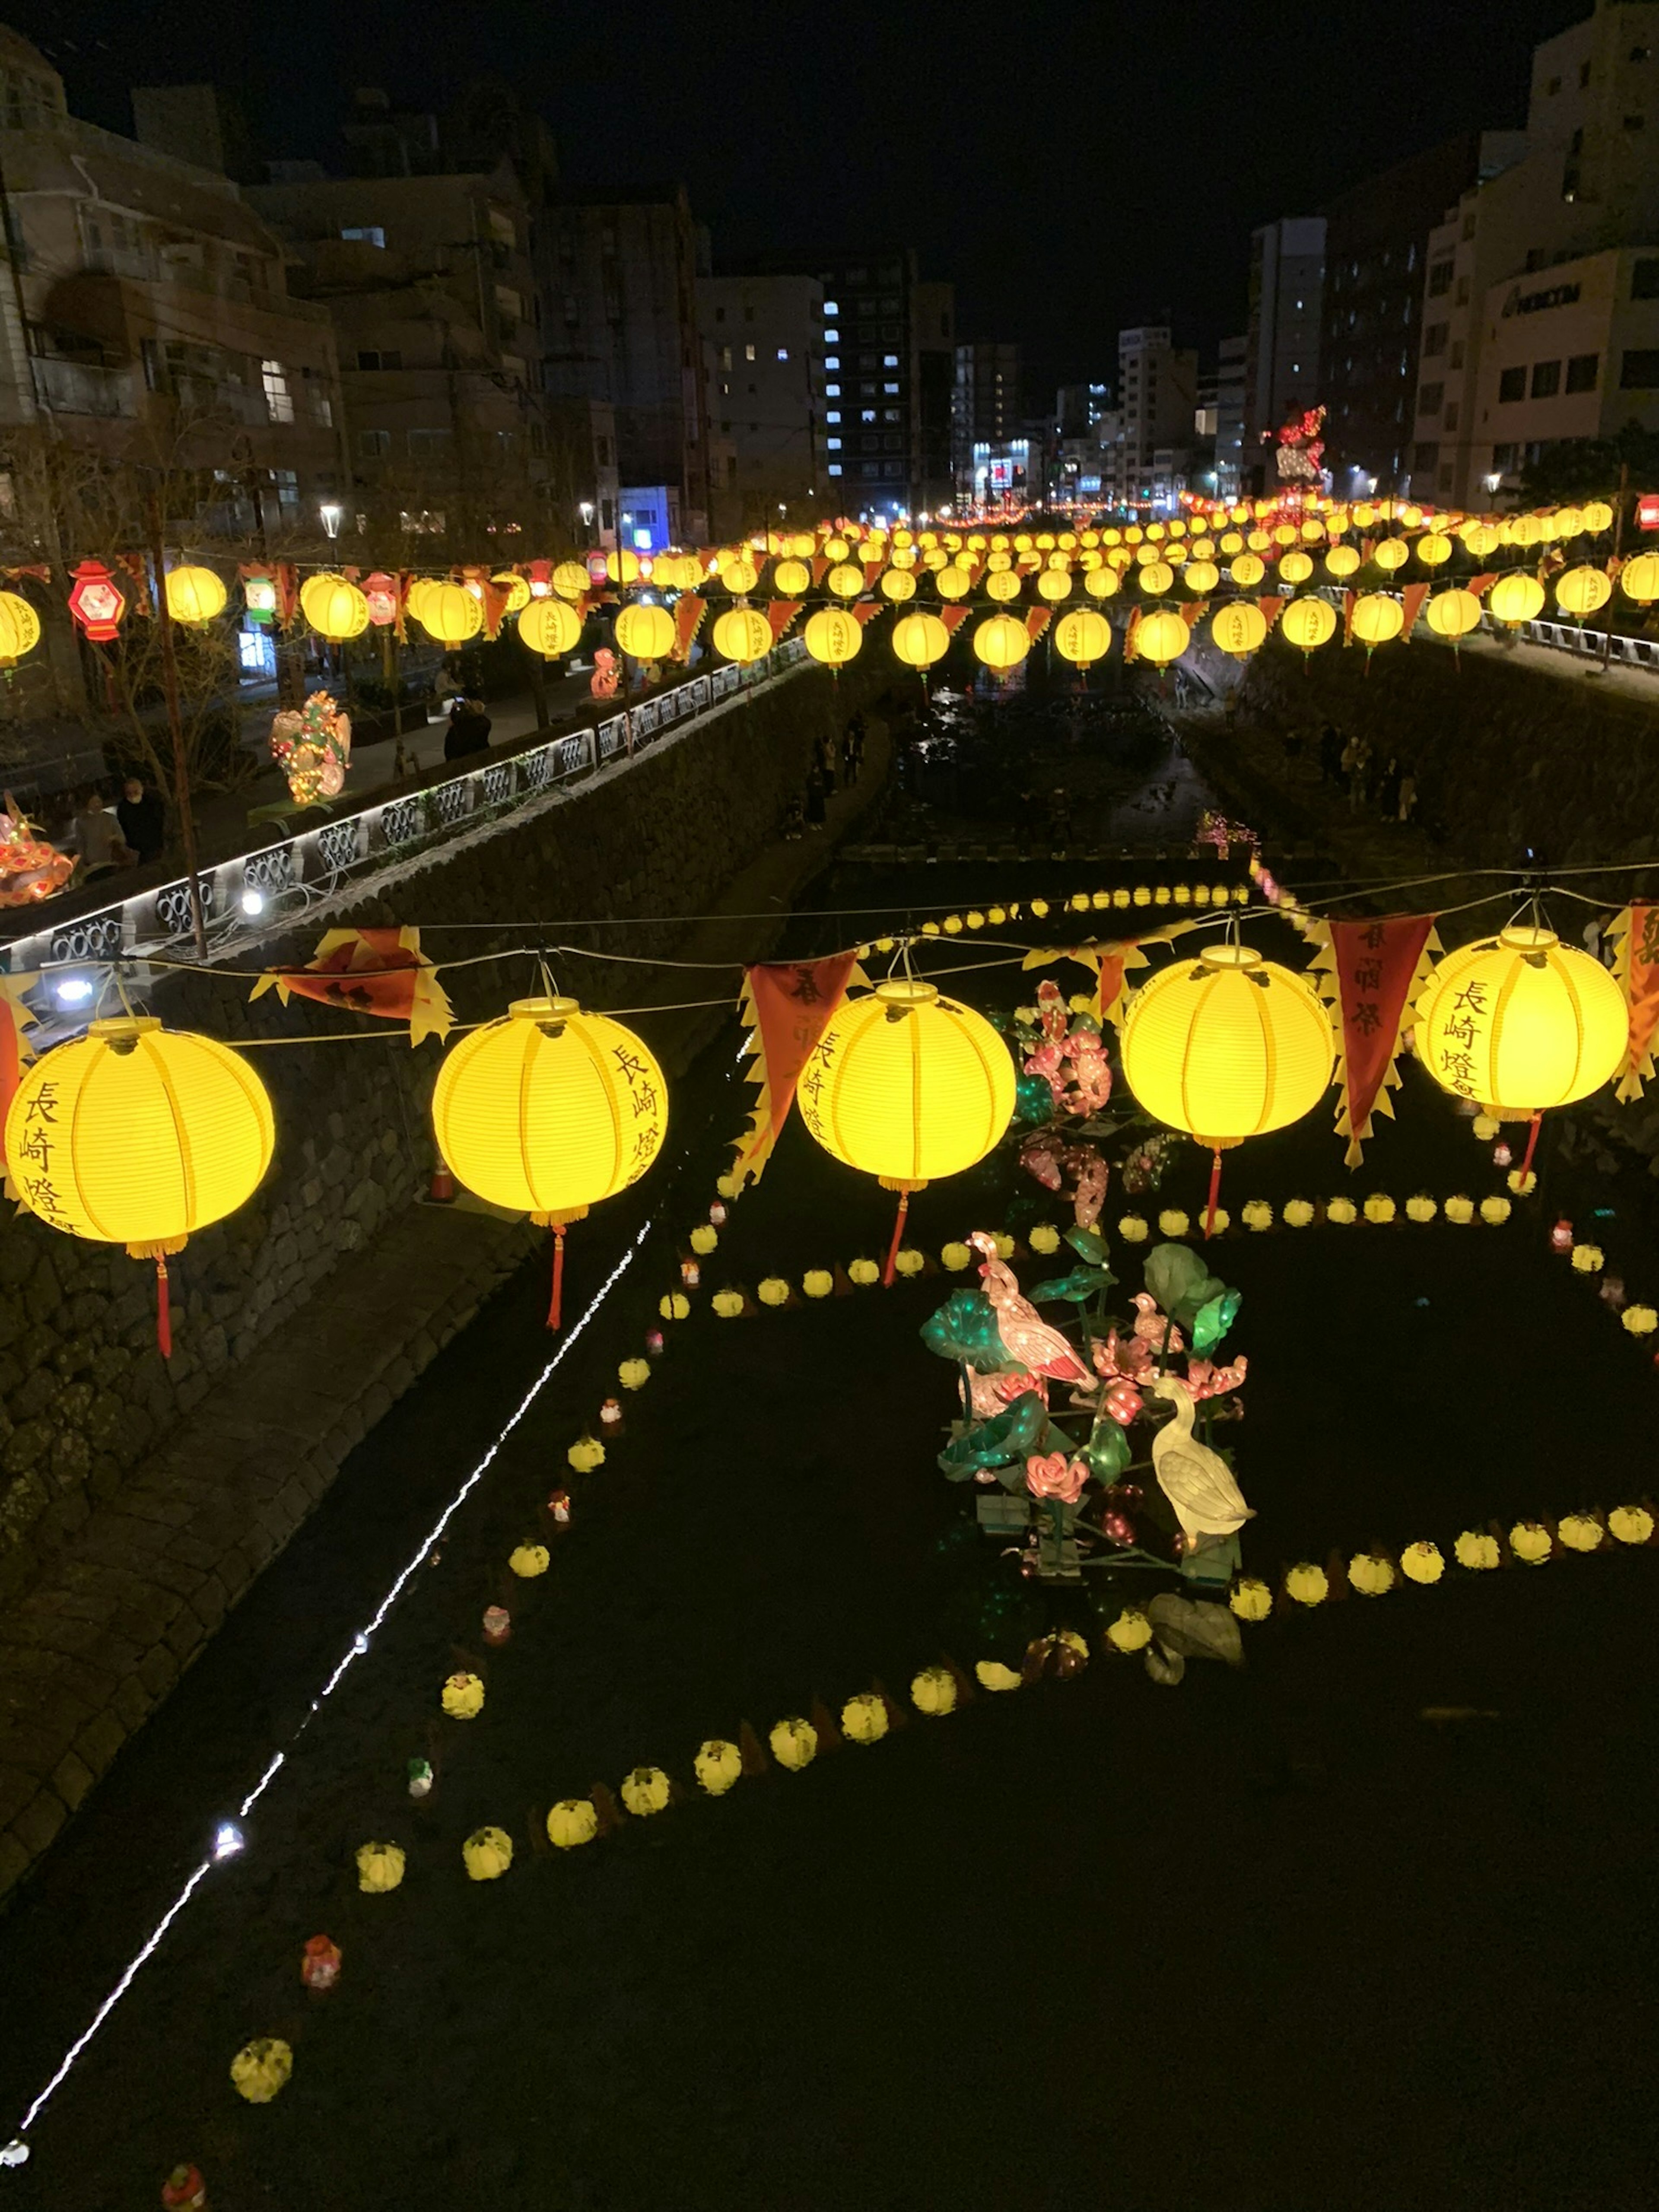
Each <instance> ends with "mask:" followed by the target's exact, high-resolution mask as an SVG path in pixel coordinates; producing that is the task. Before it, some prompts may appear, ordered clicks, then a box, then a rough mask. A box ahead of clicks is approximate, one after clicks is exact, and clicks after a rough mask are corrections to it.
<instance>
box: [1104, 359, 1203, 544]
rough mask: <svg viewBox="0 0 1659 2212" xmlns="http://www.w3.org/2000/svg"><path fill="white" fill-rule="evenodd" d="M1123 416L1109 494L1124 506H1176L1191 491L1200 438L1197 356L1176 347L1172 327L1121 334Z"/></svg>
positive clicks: (1120, 406)
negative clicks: (1197, 445)
mask: <svg viewBox="0 0 1659 2212" xmlns="http://www.w3.org/2000/svg"><path fill="white" fill-rule="evenodd" d="M1117 389H1118V412H1119V414H1120V415H1121V418H1122V443H1121V446H1118V447H1115V450H1114V461H1115V469H1114V477H1115V481H1114V482H1113V483H1112V484H1111V485H1110V486H1109V487H1108V488H1107V489H1108V490H1109V496H1110V497H1111V498H1112V499H1114V500H1115V502H1116V503H1117V504H1119V505H1120V506H1125V507H1173V506H1174V504H1175V502H1176V499H1177V498H1178V497H1179V495H1180V494H1181V493H1182V491H1184V490H1185V489H1187V485H1188V477H1189V475H1190V473H1191V471H1192V466H1193V450H1194V443H1195V441H1196V437H1197V431H1196V428H1195V416H1196V414H1197V409H1198V355H1197V353H1196V352H1195V351H1193V350H1190V349H1183V348H1182V347H1179V346H1177V345H1176V343H1174V339H1173V337H1172V336H1171V333H1170V327H1169V325H1167V324H1156V325H1152V324H1149V325H1143V326H1141V327H1140V328H1138V329H1135V330H1132V331H1119V332H1118V336H1117Z"/></svg>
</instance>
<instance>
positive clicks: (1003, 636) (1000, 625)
mask: <svg viewBox="0 0 1659 2212" xmlns="http://www.w3.org/2000/svg"><path fill="white" fill-rule="evenodd" d="M973 644H974V657H975V659H977V660H979V661H980V662H981V663H982V664H983V665H984V666H985V667H987V668H989V669H993V670H994V671H995V672H996V673H997V674H998V675H999V676H1006V674H1007V672H1008V671H1009V670H1010V669H1011V668H1018V666H1019V664H1020V662H1021V661H1022V660H1024V658H1025V656H1026V654H1027V653H1029V652H1030V649H1031V634H1030V631H1029V630H1028V629H1026V627H1025V625H1024V623H1023V622H1021V621H1020V619H1019V617H1018V615H987V617H985V619H984V621H983V622H982V623H979V624H978V626H977V627H976V628H975V631H974V638H973Z"/></svg>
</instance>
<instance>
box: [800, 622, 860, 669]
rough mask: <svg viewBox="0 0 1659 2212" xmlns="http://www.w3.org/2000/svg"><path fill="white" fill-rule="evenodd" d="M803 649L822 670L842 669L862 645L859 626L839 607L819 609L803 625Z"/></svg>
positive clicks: (858, 623)
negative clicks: (804, 625)
mask: <svg viewBox="0 0 1659 2212" xmlns="http://www.w3.org/2000/svg"><path fill="white" fill-rule="evenodd" d="M805 636H806V650H807V651H808V653H811V656H812V658H813V659H814V660H816V661H817V662H818V663H819V665H821V666H823V667H825V668H844V667H845V666H846V665H847V663H848V661H849V660H852V659H855V658H856V656H857V654H858V650H859V647H860V646H861V645H862V644H863V643H864V629H863V625H862V624H861V623H860V622H859V621H858V619H857V617H855V616H853V615H849V614H847V613H845V612H844V611H842V609H841V608H840V607H820V608H819V609H818V611H817V614H815V615H812V616H810V617H808V619H807V623H806V631H805Z"/></svg>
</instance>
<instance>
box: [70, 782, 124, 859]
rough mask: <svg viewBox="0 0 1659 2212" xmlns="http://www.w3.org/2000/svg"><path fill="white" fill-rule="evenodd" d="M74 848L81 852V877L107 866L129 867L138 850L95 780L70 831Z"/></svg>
mask: <svg viewBox="0 0 1659 2212" xmlns="http://www.w3.org/2000/svg"><path fill="white" fill-rule="evenodd" d="M70 844H71V849H72V850H74V851H76V852H77V853H79V854H80V855H81V872H82V878H85V877H87V876H96V875H101V874H102V873H103V872H104V870H105V869H106V868H130V867H131V866H132V865H133V863H134V862H135V861H136V860H137V857H138V856H137V854H136V853H135V852H134V851H133V850H132V848H131V846H130V845H129V844H128V843H127V842H126V840H125V838H124V837H123V836H122V835H121V825H120V823H119V822H118V821H117V819H116V817H114V815H112V813H111V812H110V811H109V809H108V807H106V805H105V804H104V794H103V793H102V792H101V791H100V789H99V788H98V786H97V785H96V784H95V783H94V785H93V786H92V787H91V789H90V790H89V791H88V793H87V794H86V796H85V798H84V799H83V800H82V804H81V811H79V813H78V814H76V817H75V827H74V829H73V830H72V831H71V832H70Z"/></svg>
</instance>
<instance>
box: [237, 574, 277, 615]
mask: <svg viewBox="0 0 1659 2212" xmlns="http://www.w3.org/2000/svg"><path fill="white" fill-rule="evenodd" d="M242 605H243V607H244V609H245V611H246V614H247V618H248V620H249V621H250V622H251V623H258V626H259V627H260V629H264V625H265V624H266V623H271V622H275V621H276V578H275V576H273V575H272V574H270V571H269V570H268V569H264V568H256V569H254V570H253V571H252V574H248V575H246V576H244V577H243V579H242Z"/></svg>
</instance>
